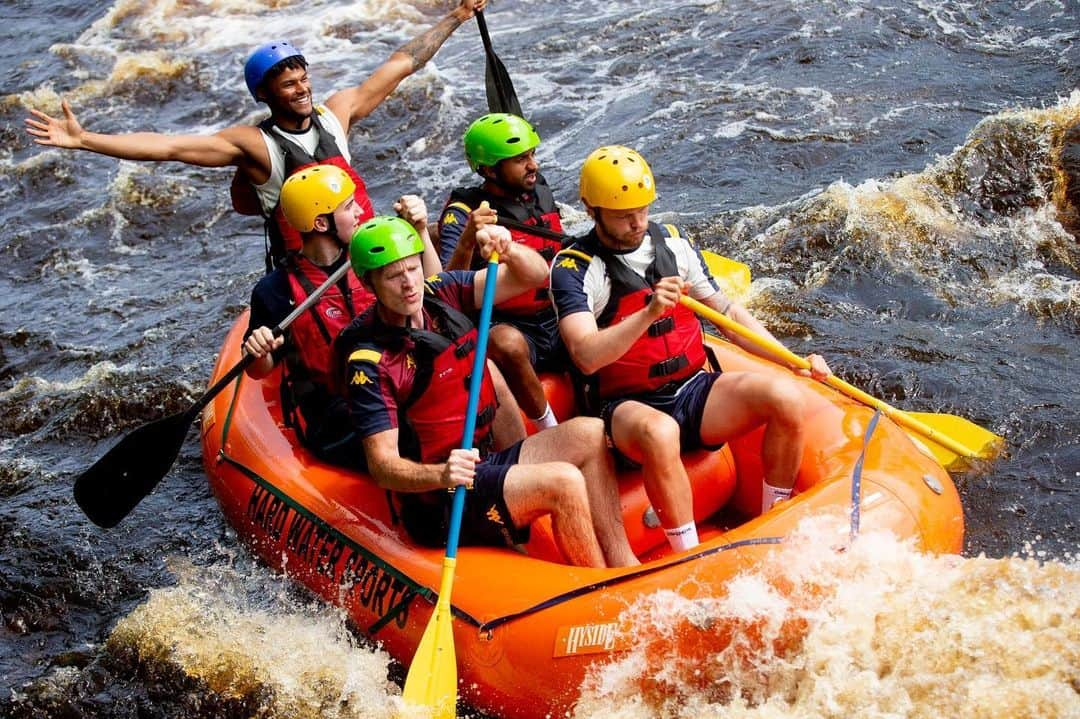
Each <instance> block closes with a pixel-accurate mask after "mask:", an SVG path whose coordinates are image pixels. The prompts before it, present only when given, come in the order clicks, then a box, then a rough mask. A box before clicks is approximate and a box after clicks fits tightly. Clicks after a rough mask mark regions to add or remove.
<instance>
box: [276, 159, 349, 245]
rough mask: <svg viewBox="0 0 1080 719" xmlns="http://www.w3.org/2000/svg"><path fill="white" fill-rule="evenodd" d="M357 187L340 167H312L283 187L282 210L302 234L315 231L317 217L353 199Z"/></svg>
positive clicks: (292, 178) (298, 174)
mask: <svg viewBox="0 0 1080 719" xmlns="http://www.w3.org/2000/svg"><path fill="white" fill-rule="evenodd" d="M354 192H356V184H355V183H354V182H353V181H352V178H350V177H349V176H348V174H346V172H345V171H344V170H342V169H341V168H340V167H338V166H337V165H312V166H311V167H307V168H305V169H303V170H300V171H299V172H294V173H293V174H292V175H290V176H289V179H287V180H285V184H283V185H282V186H281V211H282V212H283V213H284V214H285V219H286V220H288V221H289V224H290V225H292V226H293V227H295V228H296V229H297V230H298V231H300V232H311V231H312V230H313V229H314V228H315V218H316V217H318V216H319V215H326V214H329V213H331V212H333V211H334V210H336V209H337V208H338V206H339V205H341V203H342V202H344V201H345V200H347V199H349V198H350V197H352V196H353V193H354Z"/></svg>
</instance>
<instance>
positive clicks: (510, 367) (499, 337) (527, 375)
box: [488, 325, 547, 418]
mask: <svg viewBox="0 0 1080 719" xmlns="http://www.w3.org/2000/svg"><path fill="white" fill-rule="evenodd" d="M488 339H489V345H488V354H489V355H490V356H491V359H492V360H493V361H494V362H495V364H497V365H498V366H499V369H500V370H502V373H503V376H505V377H506V384H508V385H509V386H510V391H511V392H513V393H514V397H516V398H517V401H518V404H520V405H521V408H522V409H523V410H525V415H526V416H527V417H529V418H536V417H539V416H540V415H542V414H543V413H544V410H545V409H547V397H545V396H544V386H543V385H542V384H541V383H540V378H539V377H537V376H536V370H535V369H534V368H533V366H532V362H531V361H530V360H529V345H528V342H526V341H525V337H524V336H523V335H522V334H521V332H519V331H518V330H517V329H516V328H514V327H511V326H510V325H495V326H494V327H492V328H491V334H490V335H488Z"/></svg>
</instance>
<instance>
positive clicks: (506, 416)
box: [487, 360, 525, 450]
mask: <svg viewBox="0 0 1080 719" xmlns="http://www.w3.org/2000/svg"><path fill="white" fill-rule="evenodd" d="M487 367H488V371H489V372H490V373H491V382H492V384H494V385H495V398H496V399H497V400H498V402H499V408H498V409H497V410H495V421H494V422H493V423H492V425H491V433H492V435H493V438H494V440H495V449H497V450H499V449H506V448H507V447H509V446H510V445H512V444H514V443H515V442H520V441H521V440H523V439H525V420H523V419H522V418H521V408H519V407H518V403H517V400H515V399H514V395H513V393H512V392H510V387H509V386H508V385H507V384H506V379H505V378H504V377H503V375H502V372H500V371H499V368H498V367H496V366H495V363H493V362H492V361H491V360H488V362H487Z"/></svg>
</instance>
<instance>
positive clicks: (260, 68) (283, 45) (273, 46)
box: [244, 40, 304, 102]
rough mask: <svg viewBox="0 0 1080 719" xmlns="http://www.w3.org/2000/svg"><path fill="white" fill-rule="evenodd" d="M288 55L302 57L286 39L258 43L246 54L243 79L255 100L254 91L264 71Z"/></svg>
mask: <svg viewBox="0 0 1080 719" xmlns="http://www.w3.org/2000/svg"><path fill="white" fill-rule="evenodd" d="M290 57H298V58H300V59H301V60H303V59H304V55H303V54H302V53H301V52H300V51H299V50H297V49H296V48H295V47H293V45H292V43H290V42H289V41H288V40H275V41H274V42H268V43H266V44H265V45H260V46H259V47H257V48H255V51H254V52H252V53H251V55H250V56H248V59H247V62H245V63H244V81H245V82H247V87H248V91H249V92H251V96H252V97H253V98H255V102H260V100H259V97H258V95H256V94H255V91H256V90H257V89H258V88H259V85H261V84H262V81H263V79H264V78H265V77H266V73H268V72H270V68H272V67H274V65H277V64H278V63H279V62H281V61H282V60H286V59H288V58H290Z"/></svg>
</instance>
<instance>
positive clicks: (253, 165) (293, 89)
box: [26, 0, 487, 264]
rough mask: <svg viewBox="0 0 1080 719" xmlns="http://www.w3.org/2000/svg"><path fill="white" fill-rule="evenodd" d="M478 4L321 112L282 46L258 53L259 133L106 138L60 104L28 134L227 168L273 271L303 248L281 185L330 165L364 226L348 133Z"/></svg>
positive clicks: (295, 54) (292, 52)
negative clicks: (264, 109)
mask: <svg viewBox="0 0 1080 719" xmlns="http://www.w3.org/2000/svg"><path fill="white" fill-rule="evenodd" d="M486 4H487V0H459V4H458V6H457V7H456V8H454V10H452V11H451V12H450V13H449V14H448V15H447V16H446V17H444V18H443V19H442V20H441V21H440V22H439V23H437V24H436V25H435V26H434V27H432V28H430V29H428V30H427V31H425V32H423V33H421V34H420V35H417V36H416V37H415V38H413V39H412V40H410V41H409V42H407V43H406V44H404V45H402V46H401V47H400V48H398V49H397V50H395V51H394V52H393V53H391V55H390V57H389V58H388V59H387V60H386V61H385V62H384V63H383V64H382V65H380V66H379V67H377V68H376V69H375V71H374V72H373V73H372V74H371V75H370V76H369V77H368V78H367V79H366V80H364V82H362V83H360V84H359V85H357V86H355V87H350V88H346V89H344V90H340V91H338V92H335V93H334V94H332V95H331V96H330V97H329V98H328V99H327V100H326V103H325V105H316V104H315V103H314V101H313V100H312V91H311V81H310V79H309V78H308V72H307V60H306V59H305V58H304V56H303V55H302V54H301V53H300V51H299V50H298V49H296V48H295V47H294V46H293V45H291V44H290V43H289V42H288V41H287V40H275V41H272V42H267V43H264V44H263V45H260V46H259V47H257V48H256V49H255V50H254V52H252V53H251V55H250V56H249V57H248V60H247V63H246V64H245V65H244V79H245V81H246V83H247V87H248V90H249V91H250V92H251V95H252V97H254V99H255V100H256V102H265V103H266V104H267V106H268V107H269V108H270V117H269V118H268V119H267V121H266V122H263V123H262V124H260V125H258V126H253V125H237V126H233V127H227V128H225V129H224V130H220V131H218V132H216V133H213V134H211V135H165V134H162V133H157V132H135V133H125V134H119V135H109V134H103V133H97V132H88V131H86V130H83V128H82V126H81V125H80V124H79V121H78V120H77V119H76V117H75V113H73V112H72V110H71V107H70V106H69V105H68V103H67V102H64V103H62V108H63V113H64V116H63V117H62V118H54V117H50V116H49V115H47V114H45V113H44V112H41V111H40V110H33V109H32V110H31V111H30V112H31V115H32V116H31V117H28V118H26V129H27V132H28V133H30V134H31V135H33V136H34V137H35V138H37V139H36V140H35V142H37V143H38V144H40V145H49V146H52V147H63V148H68V149H76V150H90V151H92V152H97V153H100V154H102V155H109V156H111V157H118V158H120V159H123V160H155V161H163V160H176V161H179V162H184V163H187V164H189V165H200V166H203V167H225V166H228V165H232V166H235V167H236V168H237V173H236V177H235V178H234V180H233V185H232V197H233V206H234V207H235V208H236V209H237V210H238V211H239V212H241V213H243V214H258V213H261V214H263V215H264V216H265V217H266V218H267V220H268V222H267V232H268V235H269V239H270V248H269V254H270V256H271V257H272V259H273V260H274V262H275V264H278V263H280V262H281V261H282V260H283V259H284V257H285V256H286V254H288V253H289V252H298V251H299V250H300V246H301V242H300V236H299V234H297V233H296V232H295V230H293V229H292V228H291V227H290V226H289V224H288V222H286V221H285V219H284V216H283V215H282V214H281V212H280V208H279V207H278V198H279V196H280V194H281V186H282V183H283V182H284V181H285V178H286V177H288V176H289V175H290V174H292V173H293V172H295V171H296V170H298V169H302V168H304V167H308V166H310V165H312V164H315V163H321V164H328V163H329V164H335V165H338V166H339V167H341V168H342V169H343V170H345V171H346V172H348V173H349V174H350V178H351V179H352V181H353V184H354V185H356V195H355V199H356V201H357V204H358V205H360V207H361V208H362V209H363V210H364V215H363V216H362V217H361V218H360V219H361V221H363V220H366V219H368V218H369V217H371V216H372V208H371V200H369V199H368V196H367V191H366V189H365V188H364V183H363V181H362V180H361V179H360V176H359V175H358V174H356V172H355V171H353V169H352V168H351V167H349V159H350V158H349V148H348V142H347V139H346V135H347V134H348V131H349V129H350V128H352V126H353V125H354V123H356V122H357V121H358V120H360V119H362V118H364V117H367V116H368V115H369V114H370V113H371V112H372V111H373V110H374V109H375V108H376V107H378V106H379V105H380V104H381V103H382V102H383V100H385V99H386V98H387V96H388V95H389V94H390V93H391V92H393V91H394V89H395V88H396V87H397V86H398V84H399V83H400V82H401V81H402V80H404V79H405V78H406V77H408V76H409V75H411V74H413V73H414V72H416V71H417V70H419V69H420V68H421V67H423V66H424V64H425V63H426V62H427V61H428V60H430V59H431V58H432V57H434V55H435V52H436V51H437V50H438V49H439V48H440V47H441V46H442V44H443V43H444V42H445V41H446V39H447V38H448V37H450V35H451V33H453V32H454V30H456V29H457V28H458V26H460V25H461V24H462V23H464V22H465V21H466V20H468V19H470V18H471V17H473V15H474V14H475V13H476V12H477V11H480V10H483V8H484V6H485V5H486ZM268 259H269V258H268Z"/></svg>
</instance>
